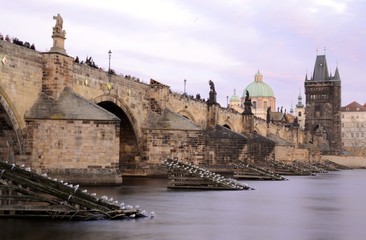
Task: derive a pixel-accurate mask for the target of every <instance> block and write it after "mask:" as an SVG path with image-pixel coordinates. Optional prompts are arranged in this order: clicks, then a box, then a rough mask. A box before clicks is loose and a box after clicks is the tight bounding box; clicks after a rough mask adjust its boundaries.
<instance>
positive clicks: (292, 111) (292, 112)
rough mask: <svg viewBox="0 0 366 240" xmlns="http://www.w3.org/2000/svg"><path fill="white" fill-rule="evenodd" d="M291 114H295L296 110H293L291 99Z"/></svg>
mask: <svg viewBox="0 0 366 240" xmlns="http://www.w3.org/2000/svg"><path fill="white" fill-rule="evenodd" d="M290 113H291V114H294V108H293V106H292V98H291V107H290Z"/></svg>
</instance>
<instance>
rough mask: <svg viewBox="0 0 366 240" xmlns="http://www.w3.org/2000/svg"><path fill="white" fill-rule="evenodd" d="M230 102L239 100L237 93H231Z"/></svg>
mask: <svg viewBox="0 0 366 240" xmlns="http://www.w3.org/2000/svg"><path fill="white" fill-rule="evenodd" d="M230 102H240V99H239V97H238V96H237V95H235V94H234V95H232V96H231V98H230Z"/></svg>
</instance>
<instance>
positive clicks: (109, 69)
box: [108, 50, 112, 74]
mask: <svg viewBox="0 0 366 240" xmlns="http://www.w3.org/2000/svg"><path fill="white" fill-rule="evenodd" d="M108 56H109V65H108V74H110V73H111V57H112V51H111V50H109V51H108Z"/></svg>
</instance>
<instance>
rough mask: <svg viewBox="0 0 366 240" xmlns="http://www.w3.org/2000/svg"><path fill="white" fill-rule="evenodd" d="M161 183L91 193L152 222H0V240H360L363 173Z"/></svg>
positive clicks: (365, 195) (365, 194)
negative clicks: (189, 186)
mask: <svg viewBox="0 0 366 240" xmlns="http://www.w3.org/2000/svg"><path fill="white" fill-rule="evenodd" d="M166 183H167V182H166V180H165V179H125V180H124V184H123V185H122V186H117V187H92V188H88V192H93V191H94V192H97V193H98V195H108V196H109V197H113V198H114V199H118V200H120V202H121V201H123V202H125V203H126V204H133V205H134V206H135V205H139V206H140V207H141V208H143V209H145V210H147V211H154V212H156V217H155V218H154V219H152V220H151V219H138V220H129V221H92V222H60V221H34V220H19V219H1V220H0V233H1V237H0V239H52V240H57V239H82V240H89V239H162V240H163V239H169V240H171V239H200V240H201V239H210V240H211V239H225V240H229V239H230V240H231V239H281V240H283V239H300V240H301V239H336V240H337V239H352V240H357V239H365V237H364V232H365V229H366V223H365V218H366V205H365V204H364V199H366V191H364V189H365V183H366V171H363V170H351V171H340V172H332V173H327V174H321V175H318V176H311V177H290V180H289V181H283V182H267V181H263V182H260V181H251V182H248V183H249V185H251V186H255V187H256V189H257V190H255V191H174V190H168V189H167V188H166Z"/></svg>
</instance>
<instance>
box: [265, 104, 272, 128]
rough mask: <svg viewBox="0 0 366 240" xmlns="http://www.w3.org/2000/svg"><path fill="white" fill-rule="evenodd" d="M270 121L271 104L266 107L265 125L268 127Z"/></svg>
mask: <svg viewBox="0 0 366 240" xmlns="http://www.w3.org/2000/svg"><path fill="white" fill-rule="evenodd" d="M270 122H271V106H269V107H268V108H267V116H266V123H267V127H269V124H270Z"/></svg>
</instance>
